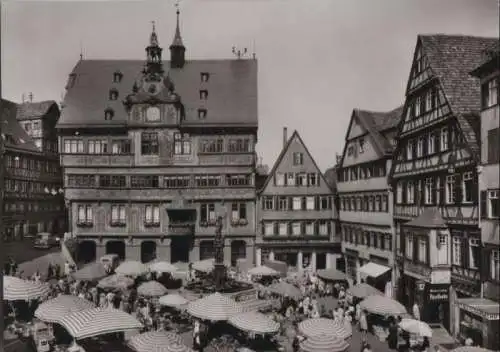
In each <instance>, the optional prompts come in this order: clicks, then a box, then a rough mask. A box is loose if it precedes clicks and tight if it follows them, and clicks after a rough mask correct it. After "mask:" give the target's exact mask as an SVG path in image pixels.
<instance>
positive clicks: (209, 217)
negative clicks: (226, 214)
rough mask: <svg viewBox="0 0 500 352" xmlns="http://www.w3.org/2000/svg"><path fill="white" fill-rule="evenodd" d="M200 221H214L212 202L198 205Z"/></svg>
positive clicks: (213, 205)
mask: <svg viewBox="0 0 500 352" xmlns="http://www.w3.org/2000/svg"><path fill="white" fill-rule="evenodd" d="M200 221H201V222H209V221H210V222H213V221H215V204H214V203H203V204H201V206H200Z"/></svg>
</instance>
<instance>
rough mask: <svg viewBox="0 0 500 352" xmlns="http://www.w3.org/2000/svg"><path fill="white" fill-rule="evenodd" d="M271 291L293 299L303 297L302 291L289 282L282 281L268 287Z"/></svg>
mask: <svg viewBox="0 0 500 352" xmlns="http://www.w3.org/2000/svg"><path fill="white" fill-rule="evenodd" d="M266 289H267V290H268V291H269V292H272V293H275V294H277V295H280V296H286V297H290V298H293V299H299V298H301V297H302V291H300V289H299V288H298V287H296V286H294V285H292V284H290V283H288V282H285V281H280V282H277V283H275V284H272V285H271V286H268V287H267V288H266Z"/></svg>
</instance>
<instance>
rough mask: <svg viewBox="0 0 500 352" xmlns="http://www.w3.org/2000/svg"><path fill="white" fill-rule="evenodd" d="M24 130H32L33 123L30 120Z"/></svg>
mask: <svg viewBox="0 0 500 352" xmlns="http://www.w3.org/2000/svg"><path fill="white" fill-rule="evenodd" d="M24 130H25V131H26V132H29V131H31V123H29V122H28V123H26V124H24Z"/></svg>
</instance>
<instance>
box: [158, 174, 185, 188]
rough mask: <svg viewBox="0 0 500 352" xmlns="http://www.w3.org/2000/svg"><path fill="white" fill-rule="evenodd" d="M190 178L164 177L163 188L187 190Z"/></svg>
mask: <svg viewBox="0 0 500 352" xmlns="http://www.w3.org/2000/svg"><path fill="white" fill-rule="evenodd" d="M190 181H191V178H190V176H165V177H163V187H165V188H188V187H189V184H190V183H191V182H190Z"/></svg>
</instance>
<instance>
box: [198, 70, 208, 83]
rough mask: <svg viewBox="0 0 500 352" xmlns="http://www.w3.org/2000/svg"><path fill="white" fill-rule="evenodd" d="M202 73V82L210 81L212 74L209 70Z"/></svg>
mask: <svg viewBox="0 0 500 352" xmlns="http://www.w3.org/2000/svg"><path fill="white" fill-rule="evenodd" d="M200 75H201V81H202V82H208V79H209V78H210V74H209V73H208V72H202V73H201V74H200Z"/></svg>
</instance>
